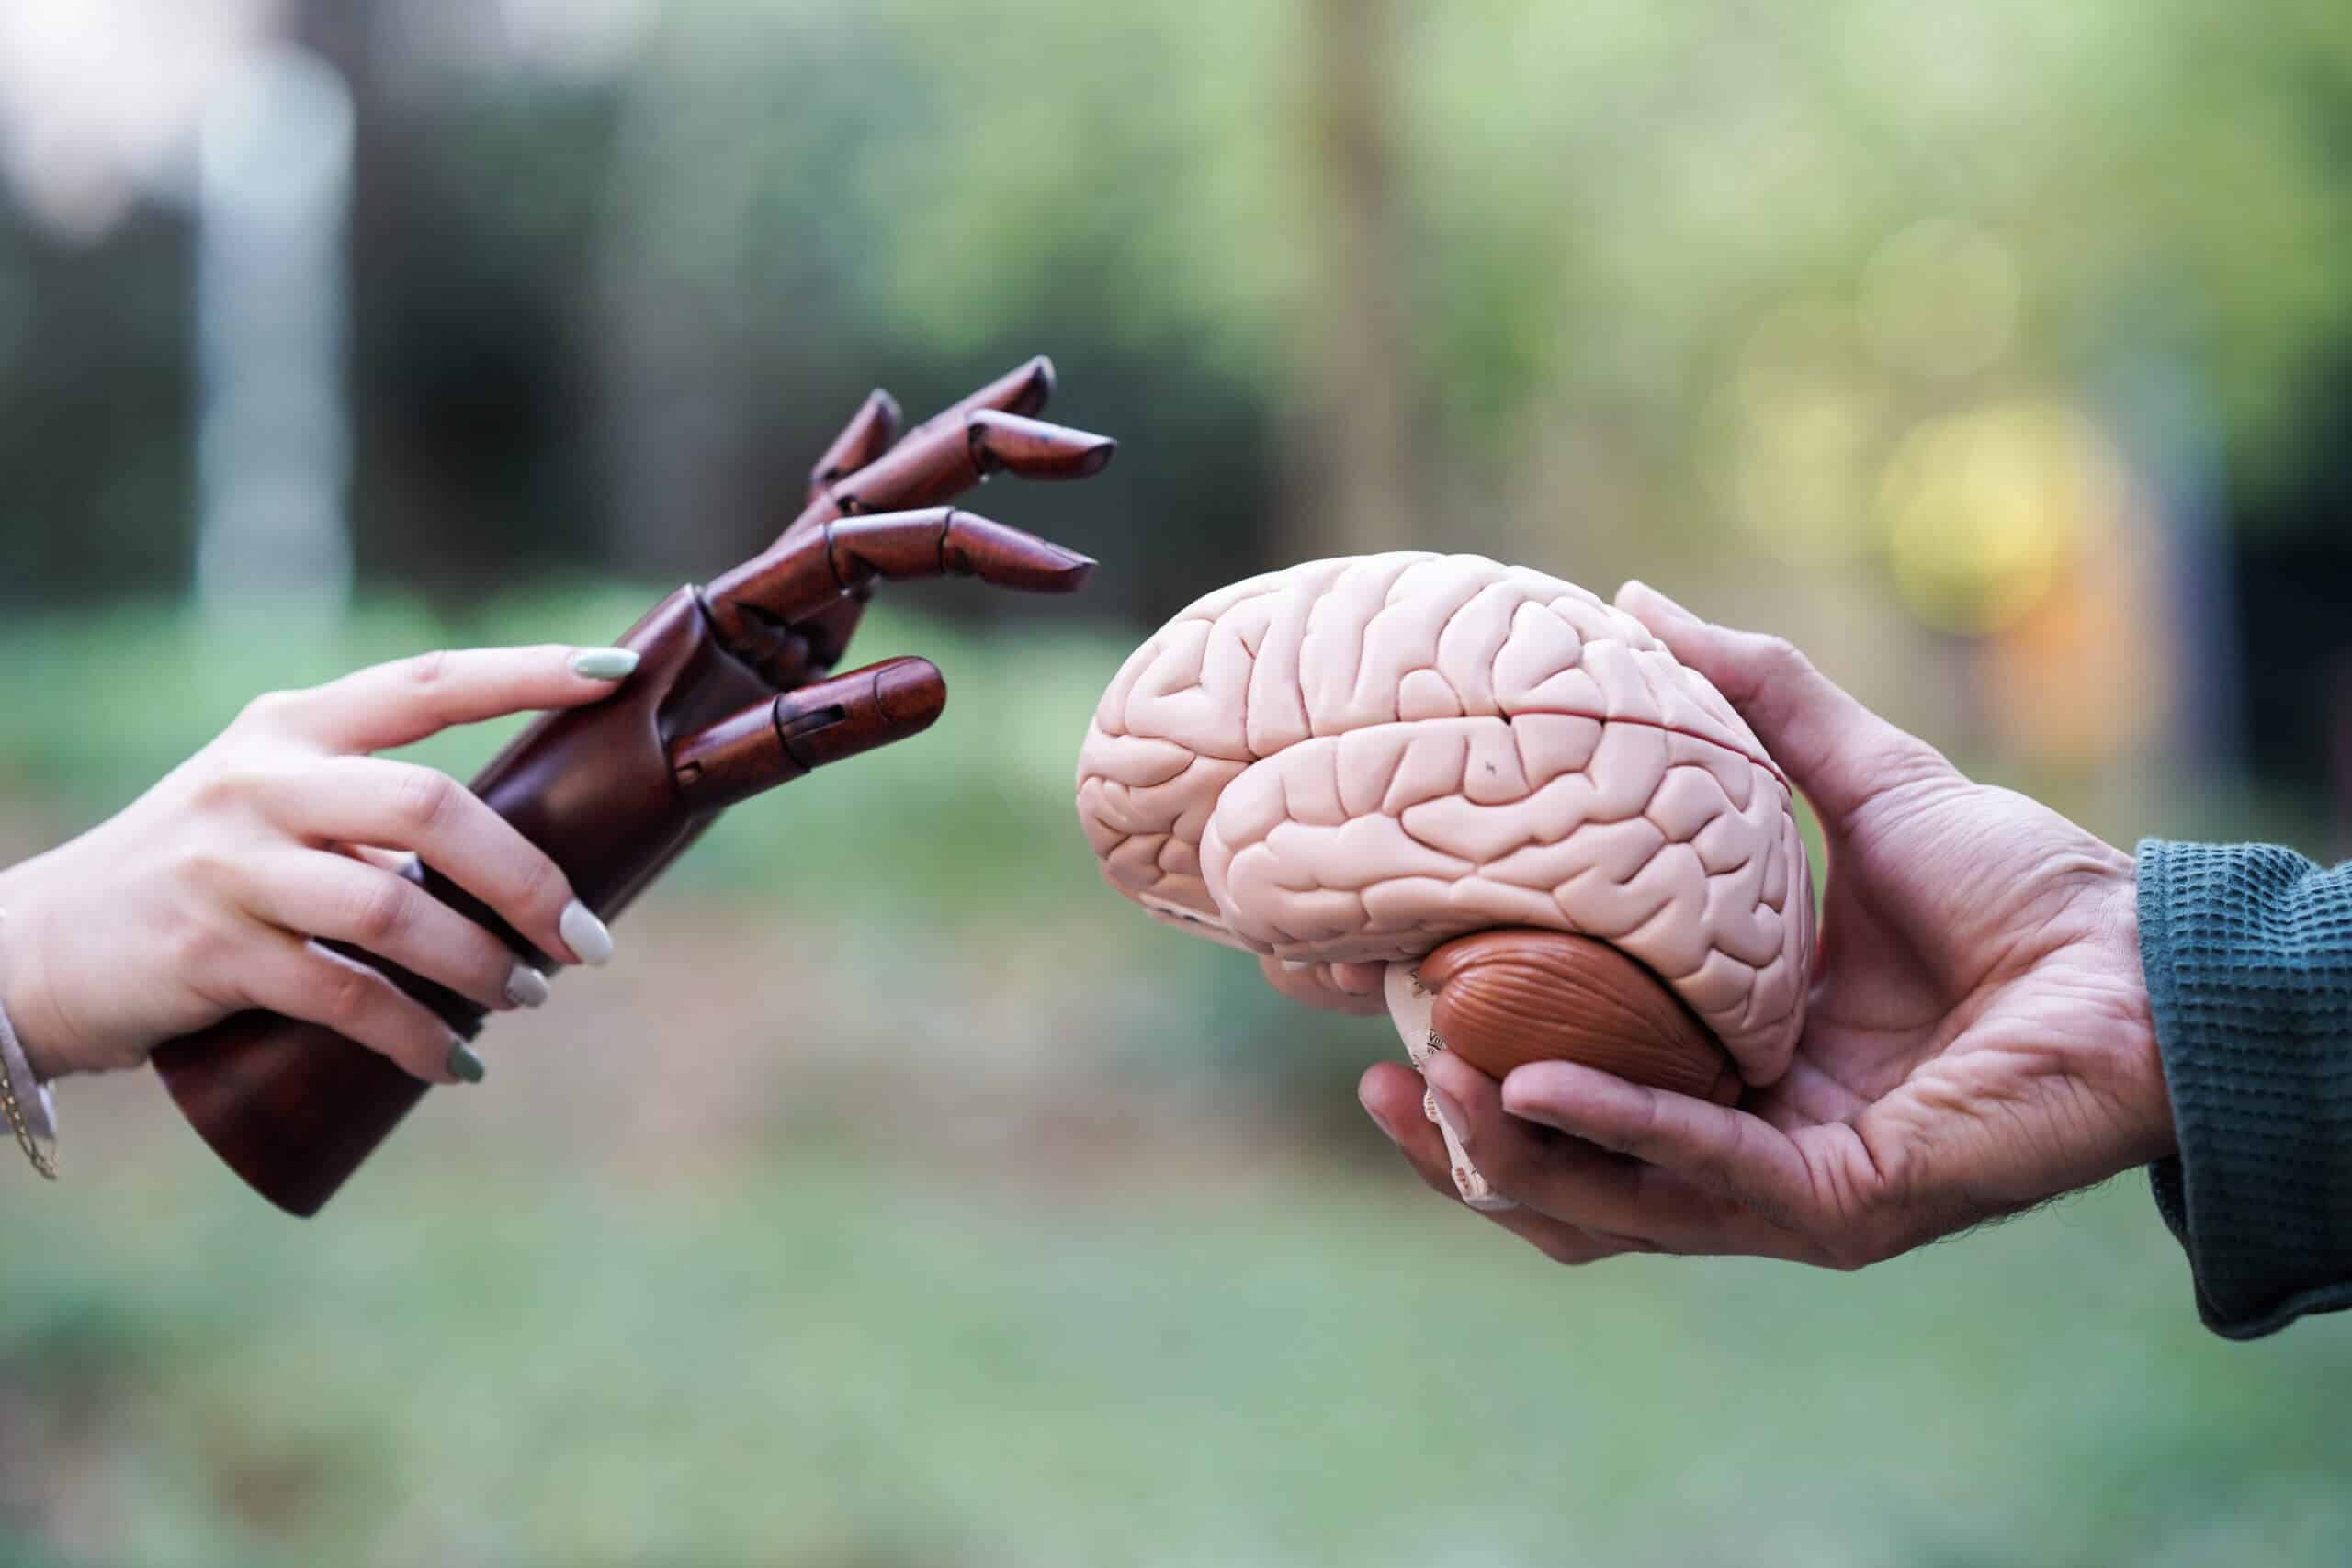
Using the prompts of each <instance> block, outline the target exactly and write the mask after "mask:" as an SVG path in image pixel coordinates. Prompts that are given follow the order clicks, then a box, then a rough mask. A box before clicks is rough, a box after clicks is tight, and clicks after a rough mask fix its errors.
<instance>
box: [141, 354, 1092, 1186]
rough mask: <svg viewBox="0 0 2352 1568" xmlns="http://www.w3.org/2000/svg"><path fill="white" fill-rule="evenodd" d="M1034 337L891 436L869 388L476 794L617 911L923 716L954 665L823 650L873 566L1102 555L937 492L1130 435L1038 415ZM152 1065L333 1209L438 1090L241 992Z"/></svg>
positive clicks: (283, 1178) (269, 1170) (476, 1014)
mask: <svg viewBox="0 0 2352 1568" xmlns="http://www.w3.org/2000/svg"><path fill="white" fill-rule="evenodd" d="M1053 387H1054V371H1053V366H1052V364H1051V363H1050V362H1049V361H1047V360H1046V359H1045V358H1044V357H1042V356H1040V357H1039V358H1036V359H1034V360H1031V361H1030V362H1029V363H1028V364H1027V365H1024V366H1023V367H1021V368H1019V369H1018V370H1015V371H1013V372H1012V373H1011V374H1010V375H1007V376H1005V377H1003V378H1000V379H999V380H997V381H994V382H992V383H990V384H989V386H987V387H984V388H982V389H980V390H978V391H977V392H975V393H973V394H972V395H971V396H970V397H967V398H966V399H964V400H962V401H961V402H958V403H956V404H955V405H954V406H953V407H951V408H948V409H946V410H944V411H943V412H941V413H940V414H938V415H937V416H936V417H935V418H933V419H932V420H930V421H928V422H926V423H923V424H922V425H920V426H918V427H916V428H915V429H914V430H913V431H911V432H910V433H909V434H907V436H906V438H905V439H904V440H898V439H896V438H897V436H898V431H899V409H898V405H897V404H896V403H895V402H893V401H892V400H891V399H890V397H889V396H888V394H887V393H884V392H879V391H877V392H876V393H874V394H873V395H872V396H871V397H869V398H868V399H867V400H866V401H865V406H864V407H862V408H861V409H860V410H859V411H858V412H857V414H856V415H855V417H854V418H853V419H852V420H851V421H850V423H849V424H848V426H847V427H846V428H844V429H843V430H842V434H840V435H839V436H838V437H836V438H835V439H834V441H833V443H832V445H831V446H830V447H828V448H827V449H826V452H825V454H824V456H823V457H820V459H819V460H818V462H817V466H816V468H814V469H813V470H812V472H811V474H810V479H809V501H808V504H807V506H806V508H805V509H804V510H803V511H802V512H801V513H800V514H799V516H797V518H795V519H794V520H793V522H792V524H791V525H789V526H788V527H786V529H785V530H784V533H783V535H782V536H781V537H779V538H778V539H777V540H776V542H775V544H774V545H773V546H771V547H769V548H768V549H766V550H764V551H763V552H762V553H761V554H760V555H758V556H756V557H754V558H752V559H751V560H748V561H746V562H744V563H743V564H742V565H741V566H739V567H737V568H735V569H734V570H731V571H729V572H727V573H726V574H725V575H723V576H721V577H719V578H718V579H717V580H715V581H713V582H711V583H710V584H709V586H707V587H706V588H697V587H694V586H691V585H690V586H687V587H684V588H681V589H679V590H678V591H677V592H674V593H673V594H671V595H670V596H669V597H668V598H666V599H664V600H662V603H660V604H657V605H655V606H654V607H653V609H652V610H651V611H650V612H649V613H648V614H647V615H646V616H645V617H644V619H642V620H640V621H639V622H638V624H637V625H636V626H634V627H633V628H631V629H630V631H629V632H628V635H627V636H625V637H622V638H621V639H620V646H622V647H625V648H629V649H635V650H636V651H637V652H638V654H639V656H640V658H639V665H638V668H637V671H636V672H635V673H634V674H633V675H632V676H631V677H630V679H629V682H628V684H627V685H626V686H624V687H623V688H622V689H621V690H620V691H619V692H618V693H617V694H615V695H614V696H613V698H612V699H611V700H609V701H607V702H604V703H600V704H597V705H594V706H593V707H586V708H580V709H575V710H571V711H569V712H564V713H559V714H550V715H548V716H546V717H544V718H542V719H540V720H539V721H538V722H537V723H536V724H534V725H532V726H531V727H530V728H527V729H526V730H525V731H524V732H523V733H522V734H521V735H519V736H518V737H516V738H515V741H514V742H513V743H512V744H511V745H509V746H508V747H507V748H506V749H505V750H503V751H502V752H501V753H500V754H499V755H498V756H497V757H496V758H495V759H493V760H492V762H491V763H490V765H489V766H488V767H487V768H485V769H484V770H483V771H482V773H481V775H480V776H479V777H477V778H476V779H475V780H474V781H473V789H474V791H475V793H477V794H478V795H481V797H482V799H483V800H485V801H486V802H488V803H489V804H490V806H491V807H492V808H493V809H495V810H496V811H498V813H499V814H500V815H502V816H503V817H505V818H507V819H508V820H509V821H511V822H513V823H514V824H515V826H516V827H517V828H519V829H521V830H522V831H523V833H524V835H525V836H526V837H527V838H529V839H530V840H533V841H534V842H535V843H537V845H538V846H539V847H540V848H541V849H543V850H545V851H547V852H548V855H549V856H550V857H551V858H553V859H554V861H555V862H556V863H558V864H559V865H560V866H561V867H562V868H563V870H564V872H565V874H567V875H568V876H569V877H570V878H571V884H572V886H573V889H574V891H575V892H576V893H577V894H578V896H579V897H580V898H581V900H582V902H584V903H585V904H586V905H587V906H588V907H589V908H592V909H594V911H595V912H596V913H597V914H598V915H599V916H601V917H604V918H605V919H611V918H612V917H614V916H616V915H617V914H618V913H619V912H620V911H621V910H622V909H624V908H628V905H629V903H630V902H631V901H632V900H633V899H634V898H635V897H637V895H638V894H639V892H641V891H642V890H643V889H644V888H645V887H646V886H648V885H650V883H651V882H652V881H653V879H654V878H655V877H657V876H659V875H660V874H661V873H662V870H663V869H664V868H665V867H667V866H668V865H669V864H670V863H671V862H672V861H673V860H675V859H676V858H677V857H678V855H679V854H680V853H682V852H684V850H685V848H686V847H687V846H688V845H689V844H691V843H692V842H693V841H694V840H695V838H697V837H698V836H699V835H700V834H701V833H702V832H703V830H704V829H707V827H709V825H710V824H711V823H712V822H713V821H714V820H716V819H717V818H718V814H719V813H720V812H721V811H723V810H724V809H725V808H726V807H729V806H732V805H735V804H736V803H738V802H740V801H742V800H745V799H748V798H749V797H751V796H752V795H757V794H759V793H760V792H761V791H763V790H766V789H772V788H774V787H775V785H777V784H788V783H790V782H791V781H793V780H794V779H797V778H801V777H803V776H805V775H806V774H807V773H809V772H810V771H811V770H813V769H816V768H819V767H822V766H823V765H825V764H826V763H828V762H832V761H839V760H841V759H842V758H844V757H852V756H855V755H857V754H858V753H859V752H862V751H867V750H873V749H874V748H876V747H877V746H885V745H888V744H889V743H890V742H891V741H894V740H899V739H905V738H906V737H908V736H910V735H914V734H917V733H919V732H921V731H922V730H923V729H925V728H929V726H930V725H931V723H932V721H933V719H935V718H937V717H938V716H939V714H940V711H941V709H942V708H943V707H944V705H945V703H946V698H947V690H946V684H945V682H944V681H943V680H942V679H941V676H940V673H939V671H938V669H937V668H936V667H934V666H933V664H932V663H931V662H930V661H929V660H923V659H913V658H899V659H889V660H883V661H882V662H880V663H878V664H872V665H868V666H866V667H865V668H863V669H859V670H854V671H850V672H849V673H847V674H844V675H831V674H829V671H831V668H832V666H833V665H834V663H835V662H836V661H837V660H839V659H840V657H841V655H842V650H843V649H845V648H846V647H847V646H848V643H849V639H850V637H851V634H852V633H853V632H854V631H855V629H856V626H857V623H858V619H859V617H860V615H862V614H863V613H864V608H865V601H866V598H867V595H868V593H869V592H870V591H871V588H872V585H873V583H874V582H875V581H876V580H878V579H879V580H888V579H899V578H910V577H941V576H957V577H977V578H979V579H981V580H982V581H987V582H992V583H995V584H997V585H999V586H1001V587H1007V588H1013V589H1019V590H1022V591H1024V592H1042V593H1067V592H1073V591H1075V590H1076V589H1077V588H1078V587H1079V586H1080V584H1081V583H1083V582H1084V581H1086V577H1087V574H1088V573H1089V572H1090V571H1091V570H1092V568H1093V564H1094V563H1093V562H1092V561H1091V560H1089V559H1088V558H1086V557H1084V556H1080V555H1077V554H1075V553H1073V552H1071V551H1069V550H1066V549H1063V548H1062V547H1059V546H1057V545H1053V544H1049V543H1047V542H1046V541H1045V540H1043V539H1039V538H1036V537H1034V536H1031V535H1028V534H1024V533H1022V532H1020V531H1019V530H1018V529H1013V528H1008V527H1006V526H1004V525H1001V524H999V523H992V522H990V521H989V520H988V519H987V518H985V517H980V516H977V515H975V514H973V513H968V512H961V511H957V510H956V509H954V508H952V507H949V506H947V505H945V504H944V502H946V501H947V500H948V499H949V498H951V497H953V496H955V495H957V494H959V493H961V492H962V491H966V490H968V489H970V488H971V487H973V486H974V485H977V484H978V483H980V482H981V481H982V480H984V479H987V478H988V477H989V475H990V474H992V473H996V472H999V471H1010V472H1012V473H1015V474H1019V475H1023V476H1024V477H1026V478H1031V479H1082V478H1085V477H1087V476H1089V475H1091V474H1095V473H1099V472H1101V471H1102V469H1103V466H1104V465H1105V464H1107V463H1108V462H1109V461H1110V460H1111V456H1112V453H1113V450H1114V446H1115V444H1114V442H1112V441H1111V440H1110V439H1108V438H1107V437H1104V436H1099V435H1091V434H1087V433H1085V432H1083V431H1078V430H1071V429H1068V428H1066V427H1064V426H1061V425H1057V424H1047V423H1044V422H1042V421H1040V420H1037V419H1035V418H1033V417H1031V416H1033V415H1034V414H1035V412H1037V411H1038V410H1039V409H1040V408H1042V407H1044V405H1045V403H1046V399H1047V398H1048V397H1050V396H1051V395H1052V392H1053ZM413 874H414V875H415V876H416V877H417V879H418V880H419V882H420V883H421V884H422V885H423V886H424V888H425V889H426V890H427V891H429V892H430V893H432V894H433V895H434V896H435V897H438V898H440V899H442V900H443V901H445V902H446V903H447V904H449V905H451V906H452V907H453V908H457V909H458V911H459V912H461V913H463V914H465V915H467V916H468V917H469V918H470V919H474V920H476V921H478V922H480V923H481V924H482V925H484V926H486V927H488V928H489V929H490V930H491V931H493V932H495V933H496V934H497V935H498V936H499V937H500V938H501V939H502V940H503V941H504V942H507V943H508V945H510V946H511V947H513V948H514V949H515V953H517V955H518V956H520V957H522V958H523V959H524V960H525V961H526V962H527V963H529V964H531V965H532V966H533V967H535V968H537V969H540V970H541V971H542V972H550V973H551V972H552V971H553V970H554V969H555V968H556V967H557V964H556V963H555V961H554V960H553V959H551V958H550V957H549V956H548V954H547V953H543V952H540V951H539V950H537V948H535V947H533V946H532V945H531V944H530V943H528V942H525V941H524V940H523V939H522V938H521V937H520V936H518V935H517V934H516V933H515V931H514V930H513V929H512V928H511V927H509V926H507V925H506V924H505V922H503V920H500V919H498V918H497V917H496V916H495V915H493V914H492V913H491V911H490V910H489V909H488V908H485V907H483V906H482V905H481V903H480V902H479V901H477V900H476V899H474V898H473V897H470V896H469V895H468V894H467V893H465V892H464V891H463V890H462V889H460V888H458V887H457V886H455V885H454V884H452V883H450V882H449V881H448V880H447V878H445V877H443V876H441V875H440V874H438V873H436V872H435V871H434V870H433V869H432V868H431V867H429V866H420V867H418V868H416V870H415V872H414V873H413ZM337 951H339V952H343V953H345V956H348V957H352V958H356V959H358V960H360V961H361V962H364V963H367V964H372V965H373V966H374V967H376V968H377V969H379V970H381V971H382V972H384V973H385V974H386V975H388V976H390V978H391V979H392V980H394V981H395V982H396V983H397V984H399V985H400V986H401V987H402V988H403V989H404V990H406V991H408V992H409V994H410V995H412V996H413V997H415V998H417V999H418V1000H420V1001H422V1002H424V1004H425V1005H426V1006H428V1007H430V1008H432V1009H433V1010H434V1011H435V1012H436V1013H437V1014H438V1015H439V1016H440V1017H441V1018H442V1019H443V1020H444V1021H447V1023H448V1024H449V1026H450V1028H451V1029H453V1030H455V1031H456V1032H458V1034H459V1035H461V1036H462V1037H464V1038H466V1039H469V1040H470V1039H472V1038H473V1037H474V1036H475V1035H476V1034H477V1033H479V1032H480V1031H481V1025H482V1021H483V1019H484V1017H485V1014H484V1013H483V1011H482V1010H481V1008H480V1007H478V1006H476V1005H475V1004H474V1003H472V1002H471V1001H469V1000H468V999H467V998H463V997H460V996H458V995H457V994H456V993H455V992H452V991H449V990H447V989H446V988H444V987H440V986H438V985H435V984H434V983H433V982H432V981H429V980H426V979H424V978H422V977H421V976H416V975H413V974H411V973H409V972H407V971H406V970H403V969H401V968H400V967H399V966H398V965H395V964H390V963H388V962H386V961H385V960H383V959H380V958H377V957H374V956H373V955H370V954H368V953H361V952H358V951H356V950H353V949H347V948H341V947H338V949H337ZM154 1062H155V1066H156V1070H157V1071H158V1072H159V1073H160V1074H161V1075H162V1077H163V1079H164V1085H165V1087H166V1088H167V1089H169V1090H170V1091H171V1094H172V1098H173V1099H174V1100H175V1101H176V1102H177V1104H178V1105H179V1107H180V1110H181V1111H183V1112H184V1113H185V1114H186V1115H187V1119H188V1121H189V1122H191V1123H193V1124H194V1126H195V1127H196V1129H197V1131H198V1133H200V1134H203V1136H204V1138H205V1140H206V1141H207V1142H208V1143H209V1144H210V1145H212V1147H213V1149H214V1151H215V1152H217V1153H218V1154H219V1155H220V1157H221V1158H222V1159H224V1160H226V1161H227V1162H228V1164H229V1165H230V1166H231V1168H233V1169H234V1170H235V1171H236V1172H237V1173H238V1174H239V1175H240V1176H242V1177H243V1178H244V1179H245V1180H246V1181H247V1182H248V1183H249V1184H251V1185H252V1186H253V1187H254V1190H257V1191H259V1192H260V1193H261V1194H262V1195H263V1196H264V1197H266V1198H267V1199H269V1200H270V1201H272V1202H274V1203H276V1204H277V1205H278V1206H279V1207H280V1208H283V1209H285V1210H287V1211H288V1212H289V1213H295V1214H300V1215H310V1214H313V1213H317V1212H318V1211H319V1209H320V1208H321V1207H322V1206H323V1205H324V1204H325V1202H326V1201H327V1200H328V1199H329V1198H331V1197H333V1196H334V1193H335V1191H336V1190H338V1189H339V1188H340V1187H341V1186H342V1185H343V1183H344V1181H345V1179H347V1178H349V1176H350V1175H351V1173H352V1172H353V1171H354V1170H356V1169H357V1168H359V1166H360V1164H361V1163H362V1162H363V1161H364V1160H366V1159H367V1157H368V1155H369V1153H371V1152H372V1151H373V1150H374V1149H375V1147H376V1145H378V1144H379V1143H381V1142H382V1141H383V1139H384V1138H385V1136H386V1135H387V1134H390V1132H391V1130H392V1128H393V1127H394V1126H395V1125H396V1124H398V1122H400V1119H401V1117H402V1116H404V1115H406V1114H407V1113H408V1111H409V1110H410V1108H411V1107H413V1105H414V1104H415V1103H416V1102H417V1100H419V1099H421V1098H422V1097H423V1096H424V1090H425V1085H424V1084H423V1083H422V1082H420V1081H418V1080H417V1079H415V1078H413V1077H410V1076H409V1075H408V1074H406V1073H404V1072H402V1071H401V1069H400V1068H399V1067H397V1066H394V1065H393V1064H392V1063H391V1062H390V1060H389V1059H387V1058H386V1057H384V1056H382V1055H379V1054H377V1053H376V1052H373V1051H369V1050H368V1049H366V1048H365V1047H363V1046H361V1045H359V1044H357V1043H354V1042H352V1041H349V1040H346V1039H345V1038H344V1037H343V1036H341V1035H339V1034H337V1033H335V1032H334V1031H333V1030H331V1029H327V1028H325V1027H323V1026H322V1025H319V1024H313V1023H306V1022H300V1021H295V1020H292V1019H288V1018H285V1017H282V1016H280V1015H278V1014H276V1013H270V1012H264V1011H248V1012H243V1013H238V1014H236V1015H234V1016H232V1017H231V1018H228V1019H225V1020H223V1021H221V1022H220V1023H218V1024H215V1025H214V1026H212V1027H211V1028H209V1029H207V1030H204V1031H201V1032H198V1033H196V1034H191V1035H187V1036H184V1037H183V1038H181V1039H179V1040H175V1041H173V1042H171V1043H168V1044H165V1045H164V1046H162V1047H161V1048H159V1049H158V1050H157V1051H156V1052H155V1054H154Z"/></svg>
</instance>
